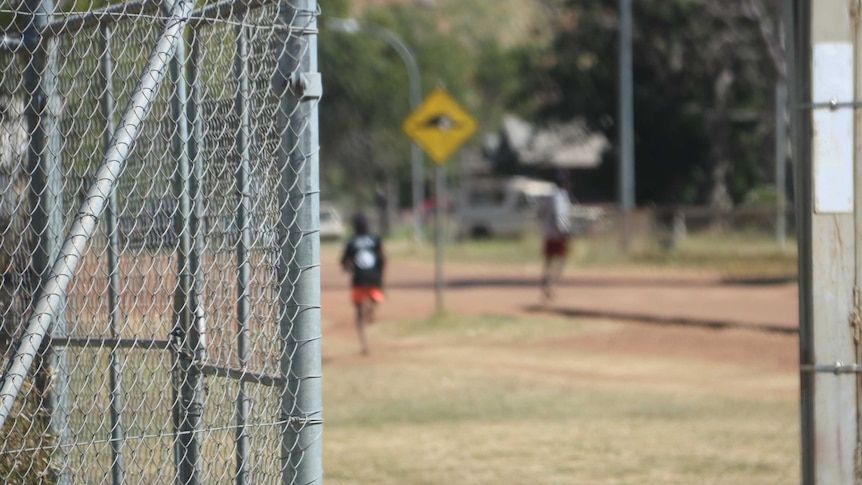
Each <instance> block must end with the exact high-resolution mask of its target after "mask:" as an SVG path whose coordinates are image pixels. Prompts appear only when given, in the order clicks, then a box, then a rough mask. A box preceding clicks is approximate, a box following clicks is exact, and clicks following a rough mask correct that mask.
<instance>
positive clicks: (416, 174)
mask: <svg viewBox="0 0 862 485" xmlns="http://www.w3.org/2000/svg"><path fill="white" fill-rule="evenodd" d="M328 25H329V26H330V28H332V29H333V30H337V31H339V32H344V33H347V34H352V33H356V32H359V31H360V30H361V29H363V27H362V26H361V25H360V24H359V22H357V21H356V20H354V19H335V18H333V19H329V21H328ZM364 29H365V31H366V32H368V33H369V34H371V35H373V36H375V37H377V38H378V39H380V40H382V41H384V42H386V43H387V44H389V46H390V47H392V48H393V49H394V50H395V52H396V53H398V55H399V56H400V57H401V60H402V61H404V67H405V68H406V69H407V82H408V84H409V91H410V111H411V112H412V111H414V110H416V108H418V107H419V104H420V103H421V102H422V75H421V73H420V72H419V65H418V64H417V62H416V54H415V53H414V52H413V49H411V48H410V47H409V46H408V45H407V44H406V43H405V42H404V41H403V40H401V37H399V36H397V35H396V34H395V33H394V32H392V31H391V30H389V29H387V28H385V27H381V26H379V25H374V24H365V25H364ZM423 158H424V157H423V154H422V149H421V148H420V147H419V145H417V144H416V143H412V142H411V144H410V167H411V171H412V184H413V187H412V193H413V241H414V243H415V244H416V245H417V246H420V245H422V243H423V240H424V234H423V233H424V230H423V224H422V201H423V200H424V199H425V167H424V161H423Z"/></svg>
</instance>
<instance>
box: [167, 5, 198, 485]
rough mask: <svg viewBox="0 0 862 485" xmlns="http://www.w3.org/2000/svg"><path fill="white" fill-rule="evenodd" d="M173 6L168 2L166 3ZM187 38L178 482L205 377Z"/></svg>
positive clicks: (178, 151)
mask: <svg viewBox="0 0 862 485" xmlns="http://www.w3.org/2000/svg"><path fill="white" fill-rule="evenodd" d="M171 4H172V0H167V3H166V7H169V6H170V5H171ZM185 66H186V46H185V42H180V43H178V44H177V47H176V49H175V50H174V55H173V57H172V58H171V60H170V65H169V71H170V76H171V83H172V87H173V92H172V95H171V100H170V104H171V123H172V124H173V127H174V129H173V136H172V138H171V152H172V157H173V159H174V161H175V163H176V171H175V172H174V191H175V194H176V198H177V210H176V212H175V214H174V230H175V232H176V234H177V235H178V237H179V251H178V254H177V288H176V291H175V293H174V332H173V333H174V335H177V336H179V338H180V339H181V340H182V341H181V343H180V344H179V346H178V347H179V348H178V352H177V356H176V359H177V362H176V363H177V364H178V371H179V374H178V380H179V382H178V383H177V384H178V385H179V399H178V400H177V402H175V403H174V405H175V406H177V407H178V409H177V411H178V412H177V413H176V414H175V416H176V417H177V419H178V421H177V422H176V423H175V425H176V426H177V447H176V453H177V456H176V457H175V460H176V462H177V483H179V484H183V485H195V484H198V483H200V482H201V474H202V460H201V443H200V429H201V416H202V414H203V405H204V378H203V373H202V372H201V370H200V366H199V365H198V364H199V363H200V362H203V361H204V360H205V351H206V348H205V341H204V333H203V331H202V326H203V309H202V307H201V306H200V302H199V301H198V300H199V298H200V294H199V292H198V290H199V289H198V285H197V284H196V283H197V280H198V279H199V278H198V277H199V273H200V254H199V253H198V251H197V250H198V248H197V244H196V239H197V234H198V232H199V229H200V228H199V227H197V226H198V224H197V223H198V219H197V217H195V213H196V212H199V210H200V209H199V206H198V204H197V199H198V197H197V194H196V191H197V189H198V187H197V183H195V181H194V180H193V179H195V178H196V177H195V176H194V173H193V172H194V168H193V167H192V163H191V160H190V153H189V149H190V147H189V144H190V141H191V137H190V133H189V119H188V109H189V105H190V103H189V96H188V84H187V79H186V73H185Z"/></svg>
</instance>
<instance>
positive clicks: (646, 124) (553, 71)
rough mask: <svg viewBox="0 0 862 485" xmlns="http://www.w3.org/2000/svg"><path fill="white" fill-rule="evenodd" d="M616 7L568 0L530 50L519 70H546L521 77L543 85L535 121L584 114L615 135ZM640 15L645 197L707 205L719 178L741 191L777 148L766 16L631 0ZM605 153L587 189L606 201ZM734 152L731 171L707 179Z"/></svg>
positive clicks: (637, 45)
mask: <svg viewBox="0 0 862 485" xmlns="http://www.w3.org/2000/svg"><path fill="white" fill-rule="evenodd" d="M767 1H770V0H758V2H760V3H761V4H762V3H763V2H767ZM617 4H618V2H617V1H616V0H596V1H593V2H582V1H575V0H567V1H564V2H562V4H561V6H560V11H559V14H558V15H557V20H556V22H555V26H554V27H555V29H556V36H555V38H554V41H553V43H552V44H551V46H550V48H549V49H547V50H539V51H537V52H534V53H532V55H530V56H525V57H524V60H525V65H524V67H523V69H522V70H523V71H527V72H529V71H534V70H535V71H539V72H541V73H543V74H544V76H536V77H533V78H532V79H530V78H527V84H526V85H525V86H524V89H526V90H527V91H526V92H527V93H536V94H532V96H533V106H537V108H536V109H535V110H534V112H533V116H534V118H536V119H538V120H544V119H546V118H548V117H550V118H557V119H564V120H566V119H571V118H573V117H577V116H581V117H584V118H585V119H586V120H587V122H588V124H589V125H590V126H591V127H592V128H593V129H596V130H599V131H602V132H604V133H605V135H606V136H607V137H608V139H609V140H611V142H612V144H614V142H615V140H616V138H617V126H616V123H615V120H616V118H617V112H618V105H617V99H618V93H617V89H618V81H617V80H618V34H619V32H618V27H617V12H616V8H617ZM764 11H765V12H767V13H768V12H770V10H768V9H767V10H764ZM633 13H634V34H633V35H634V42H633V50H634V55H633V58H634V61H633V69H634V72H633V73H634V111H635V134H636V135H635V153H636V160H637V163H636V166H637V173H636V186H637V199H638V201H639V202H640V203H643V202H648V201H652V202H657V203H668V202H687V203H694V202H705V201H706V199H707V196H708V193H709V190H710V189H712V188H713V187H714V186H715V184H726V185H727V188H728V190H729V192H730V194H731V196H732V197H733V198H734V199H735V200H737V201H738V200H740V199H741V198H742V197H743V196H744V194H745V193H746V192H748V190H749V189H750V188H751V187H753V186H755V185H758V184H760V183H762V182H763V179H764V176H765V174H766V173H768V171H767V170H764V167H763V166H762V165H763V163H764V160H770V156H771V144H770V143H769V142H768V137H770V136H771V133H772V123H773V119H772V116H773V115H772V112H773V108H772V93H773V86H774V83H775V79H776V75H777V73H776V67H775V66H774V65H772V64H771V59H770V57H769V55H768V49H767V42H766V41H765V40H764V36H763V34H762V31H761V27H762V26H763V25H767V26H769V24H768V22H769V21H771V18H769V17H767V18H764V19H755V18H752V17H751V15H750V13H749V12H748V11H747V10H746V9H745V6H744V5H743V2H741V1H740V0H734V1H730V2H722V4H721V6H717V5H713V4H712V2H692V1H689V0H642V1H638V2H634V12H633ZM764 22H765V23H766V24H764ZM723 79H724V80H726V83H725V84H724V85H722V83H721V80H723ZM610 155H611V156H610V157H609V159H608V160H606V161H605V163H604V164H603V166H602V168H601V169H600V170H598V171H597V172H596V173H594V174H590V175H587V176H586V177H585V180H583V185H585V186H586V187H587V192H588V194H589V195H592V196H595V197H598V198H605V199H607V197H608V195H611V194H614V193H615V183H616V182H615V179H616V176H615V164H614V163H613V162H612V160H613V159H614V158H615V155H614V154H612V153H611V154H610ZM728 160H729V163H730V166H731V168H730V170H729V175H728V177H727V178H726V179H723V180H716V179H714V178H710V177H709V176H708V175H709V174H711V173H713V168H714V167H715V166H716V165H717V164H721V163H727V161H728ZM608 162H611V163H608ZM590 192H591V193H590Z"/></svg>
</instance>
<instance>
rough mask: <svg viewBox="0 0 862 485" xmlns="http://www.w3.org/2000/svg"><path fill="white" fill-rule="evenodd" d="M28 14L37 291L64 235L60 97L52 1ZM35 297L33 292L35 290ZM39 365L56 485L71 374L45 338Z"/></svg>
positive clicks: (31, 0)
mask: <svg viewBox="0 0 862 485" xmlns="http://www.w3.org/2000/svg"><path fill="white" fill-rule="evenodd" d="M24 6H25V9H26V11H27V13H28V14H29V15H30V16H31V20H30V22H29V23H28V25H27V27H26V29H25V31H24V42H25V44H27V46H28V47H29V51H30V52H31V53H32V54H31V57H30V59H29V60H30V62H29V63H28V65H27V67H26V69H25V72H24V85H25V89H26V92H27V95H28V96H29V99H28V101H27V105H26V109H25V113H26V118H27V128H28V131H29V134H30V148H29V153H28V159H29V162H28V163H29V170H30V174H31V182H30V190H31V192H30V197H31V207H32V211H33V212H32V225H31V227H32V230H33V234H34V236H35V238H36V247H35V248H34V252H33V259H32V261H33V271H34V273H35V274H36V275H37V278H38V288H40V289H41V288H43V287H44V285H45V283H46V282H47V280H48V277H49V273H50V270H51V265H52V263H53V261H54V259H55V258H56V257H57V254H58V253H59V250H60V245H61V243H62V237H63V180H62V174H63V163H62V160H61V158H60V150H61V147H62V141H61V139H60V112H61V110H62V103H63V102H62V99H60V96H59V92H58V79H57V76H58V72H59V69H58V67H57V55H58V53H57V41H56V40H55V39H50V38H47V37H45V36H44V35H43V34H44V31H45V29H46V27H47V25H48V24H49V23H50V22H51V21H52V20H53V14H54V2H53V0H27V1H25V3H24ZM34 294H35V292H34ZM49 333H50V334H51V335H52V336H55V337H64V336H65V335H66V320H65V315H64V314H63V312H59V313H58V315H57V316H56V318H55V319H54V321H53V322H52V325H51V327H50V330H49ZM42 352H43V353H42V355H41V359H42V362H41V366H40V368H38V369H37V372H36V387H37V389H38V390H39V392H40V393H42V399H43V402H42V403H40V405H41V406H43V407H44V408H45V409H46V410H47V411H48V413H49V415H50V418H49V424H48V429H49V431H48V433H49V434H51V435H52V436H54V437H56V438H57V439H58V443H57V445H58V446H57V448H56V452H55V453H54V457H53V460H55V463H54V465H55V467H56V469H57V470H58V477H57V483H60V484H65V483H69V475H68V470H67V467H68V456H67V454H68V447H67V446H66V445H67V444H68V442H69V403H68V396H67V393H68V389H69V375H68V363H67V355H66V347H65V346H63V345H56V344H53V343H52V342H51V340H50V339H49V341H48V344H47V346H46V347H45V348H44V349H42Z"/></svg>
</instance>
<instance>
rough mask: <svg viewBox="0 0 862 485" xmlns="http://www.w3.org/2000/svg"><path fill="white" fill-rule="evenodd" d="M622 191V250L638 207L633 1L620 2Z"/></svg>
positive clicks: (620, 185) (620, 182)
mask: <svg viewBox="0 0 862 485" xmlns="http://www.w3.org/2000/svg"><path fill="white" fill-rule="evenodd" d="M619 8H620V19H619V22H620V36H619V39H620V40H619V42H620V45H619V49H620V59H619V60H620V65H619V83H620V87H619V89H620V93H619V103H620V106H619V110H620V116H619V137H620V139H619V151H620V153H619V157H620V159H619V164H620V165H619V192H620V195H619V197H620V211H621V212H622V239H623V247H624V248H626V249H628V247H629V244H630V243H631V238H632V234H631V230H632V220H631V212H632V210H633V209H634V207H635V173H634V171H635V151H634V107H633V100H632V0H620V7H619Z"/></svg>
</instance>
